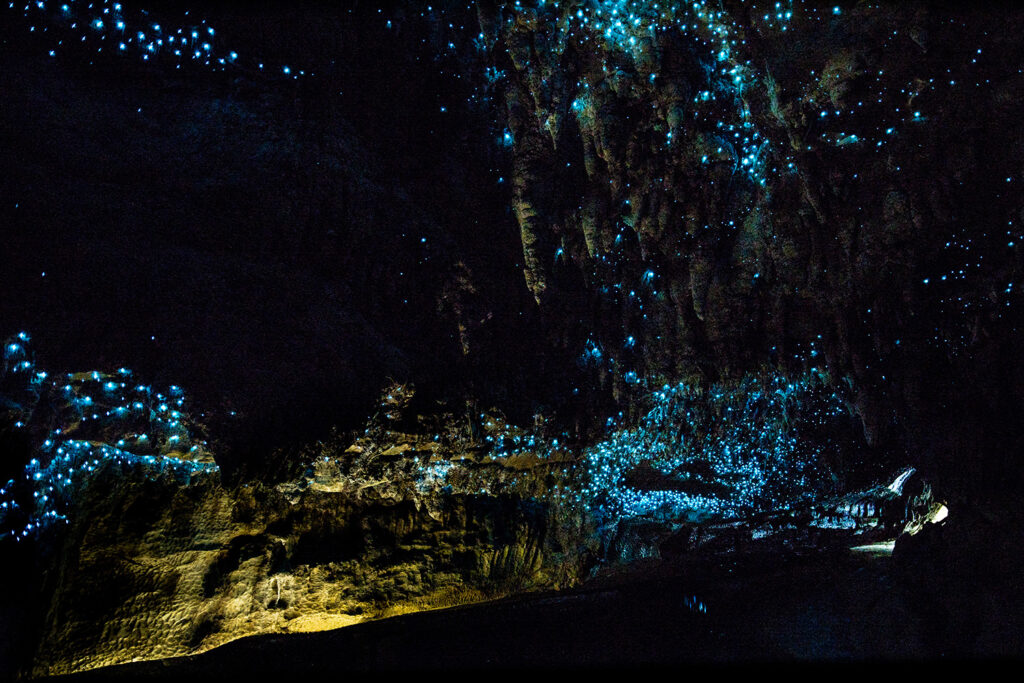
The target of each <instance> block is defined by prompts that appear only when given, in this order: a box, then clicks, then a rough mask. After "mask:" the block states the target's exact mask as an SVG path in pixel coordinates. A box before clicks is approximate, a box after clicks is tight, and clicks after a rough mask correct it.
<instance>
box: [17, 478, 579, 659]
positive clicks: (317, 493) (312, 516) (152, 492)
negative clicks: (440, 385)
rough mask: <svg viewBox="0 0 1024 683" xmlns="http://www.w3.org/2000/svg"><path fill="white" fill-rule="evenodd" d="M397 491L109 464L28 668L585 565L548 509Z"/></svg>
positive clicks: (439, 597) (141, 651)
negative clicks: (188, 477)
mask: <svg viewBox="0 0 1024 683" xmlns="http://www.w3.org/2000/svg"><path fill="white" fill-rule="evenodd" d="M527 469H528V468H527ZM408 494H409V492H408V491H405V492H403V491H401V490H399V489H398V488H396V486H395V485H394V484H393V483H391V482H367V481H352V480H348V481H345V482H344V483H340V482H339V481H338V479H333V480H330V479H328V478H326V477H324V476H319V477H316V478H314V479H313V480H312V481H310V482H308V488H306V490H305V491H303V492H301V493H295V492H294V491H291V492H288V493H282V492H281V491H280V490H275V489H273V488H270V487H266V486H262V485H259V484H254V485H247V486H243V487H241V488H233V489H230V488H225V487H224V486H223V485H222V484H221V482H220V481H219V477H218V476H216V475H206V476H204V477H202V478H201V479H199V480H196V481H194V482H193V483H192V484H190V485H188V486H184V487H183V486H181V485H180V484H179V483H178V482H176V481H173V480H168V479H159V478H158V479H156V480H152V479H147V478H145V477H144V476H132V475H131V474H130V473H122V472H117V471H114V468H113V467H110V468H108V469H107V470H105V471H102V472H100V473H99V474H98V475H97V476H96V477H95V478H94V479H92V480H91V481H90V483H89V485H88V486H87V487H85V488H84V490H83V492H82V495H81V496H80V497H79V500H78V509H77V510H75V513H77V514H76V516H75V517H74V520H75V521H74V522H73V523H72V524H70V526H69V527H68V529H67V530H66V534H65V535H64V541H63V543H64V545H63V550H62V552H61V554H60V555H59V558H58V561H57V564H56V565H55V567H54V568H53V570H52V574H51V576H50V577H49V580H50V582H51V588H52V590H53V593H52V603H51V607H50V609H49V612H48V615H47V620H46V621H47V623H46V628H45V636H44V638H43V641H42V644H41V646H40V649H39V652H38V656H37V660H36V664H35V667H34V671H35V673H37V674H47V673H48V674H53V673H63V672H69V671H76V670H81V669H89V668H94V667H97V666H102V665H108V664H113V663H120V662H126V661H132V660H134V659H140V658H141V659H150V658H154V657H167V656H173V655H181V654H188V653H194V652H201V651H204V650H207V649H209V648H211V647H215V646H217V645H220V644H222V643H225V642H227V641H229V640H233V639H236V638H239V637H242V636H246V635H252V634H257V633H292V632H301V631H314V630H323V629H325V628H334V627H339V626H346V625H350V624H353V623H358V622H360V621H363V620H366V619H374V618H379V617H381V616H387V615H392V614H400V613H402V612H403V611H418V610H422V609H430V608H434V607H444V606H451V605H457V604H462V603H464V602H476V601H479V600H481V599H484V598H486V597H496V596H500V595H503V594H506V593H508V592H515V591H524V590H527V591H528V590H538V589H550V588H559V587H564V586H567V585H572V584H574V583H576V582H577V581H578V580H579V579H580V577H581V575H582V573H583V571H584V569H585V567H584V566H583V565H582V563H581V558H583V557H585V550H586V548H585V546H586V543H587V542H588V541H587V536H586V533H585V529H583V528H582V527H578V528H569V527H566V526H564V525H566V524H567V523H568V522H571V520H569V519H567V518H566V517H565V516H564V515H558V514H556V513H555V511H554V510H552V509H550V508H549V506H548V505H545V504H543V503H539V502H536V501H531V500H527V499H524V498H522V497H519V496H516V495H514V494H511V493H510V494H506V495H471V494H466V493H445V492H443V491H425V492H422V493H419V494H417V495H408ZM577 522H578V523H581V520H577ZM559 525H561V526H559Z"/></svg>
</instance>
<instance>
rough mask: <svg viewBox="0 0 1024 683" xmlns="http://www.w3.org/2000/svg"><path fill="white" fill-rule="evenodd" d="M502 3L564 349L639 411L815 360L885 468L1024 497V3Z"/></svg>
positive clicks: (497, 52)
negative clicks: (1023, 408) (641, 398)
mask: <svg viewBox="0 0 1024 683" xmlns="http://www.w3.org/2000/svg"><path fill="white" fill-rule="evenodd" d="M784 4H785V3H784ZM482 5H486V6H483V7H481V8H480V11H479V18H480V23H481V26H482V28H483V32H484V33H483V35H486V36H488V38H489V40H491V41H492V42H491V43H490V45H491V52H490V54H489V56H490V58H491V59H492V61H493V64H494V68H496V69H499V70H500V71H501V72H502V74H503V80H502V81H501V83H502V92H503V95H504V98H503V104H504V106H505V109H506V121H507V126H508V136H509V138H510V140H511V144H512V148H513V166H512V168H513V171H512V173H513V176H514V177H513V179H512V182H513V187H514V195H513V206H514V208H515V214H516V218H517V220H518V223H519V226H520V230H521V235H522V245H523V255H524V276H525V280H526V282H527V285H528V286H529V288H530V290H531V291H532V292H533V294H534V296H535V298H536V300H537V302H538V303H539V305H540V308H541V310H542V311H545V312H546V313H547V318H546V320H547V321H548V323H549V325H550V339H551V342H552V343H553V344H559V343H561V344H565V345H566V346H568V347H572V348H575V349H577V350H578V352H579V353H581V354H583V356H584V357H585V360H588V361H590V363H591V365H592V366H596V369H595V370H594V371H595V372H596V374H597V375H598V376H600V377H602V378H603V380H604V384H606V385H610V387H611V391H612V392H613V393H614V394H615V396H616V398H617V399H618V400H619V403H620V404H621V403H626V404H628V403H629V402H630V398H629V397H630V396H633V395H635V394H631V393H630V390H629V389H630V384H631V383H636V382H637V381H638V379H637V378H640V379H642V378H652V380H653V381H654V383H655V385H657V382H658V381H659V380H661V379H666V380H669V381H671V380H674V379H676V378H680V377H684V378H693V379H695V380H697V381H705V382H706V381H709V380H715V379H718V378H721V377H733V376H737V375H739V374H742V373H746V372H752V371H753V372H758V371H761V369H762V368H765V367H770V368H773V370H772V371H773V372H779V371H781V372H783V373H785V372H787V371H792V369H793V368H798V367H802V366H806V365H808V364H810V365H820V366H822V367H826V368H828V369H829V371H830V372H832V373H834V375H835V376H836V377H845V378H848V380H849V381H850V384H851V387H852V392H853V395H852V396H851V404H852V406H853V407H854V409H855V410H856V411H857V413H858V415H859V416H860V419H861V421H862V423H863V427H864V433H865V438H866V439H867V441H868V443H869V444H872V445H877V446H878V449H877V451H878V453H877V454H878V457H880V458H885V457H896V458H897V459H898V458H901V457H907V454H908V452H909V457H910V458H911V459H913V460H914V461H915V462H916V463H917V464H919V465H921V466H922V467H924V468H925V469H926V470H927V471H928V472H929V474H931V475H933V476H935V477H938V478H940V479H941V480H943V483H944V484H948V485H949V486H950V488H951V492H950V493H951V495H954V496H968V497H972V498H977V497H979V496H982V497H983V496H986V495H989V494H988V493H985V492H986V491H989V492H991V491H992V490H994V489H998V488H1001V487H1002V486H1003V485H1006V483H1007V477H1011V478H1012V479H1013V481H1014V482H1015V483H1014V484H1012V485H1008V486H1007V488H1006V489H1005V490H1004V491H1003V494H1002V495H1005V494H1008V493H1010V492H1012V491H1014V490H1016V488H1015V487H1016V486H1017V484H1018V483H1019V481H1018V480H1019V475H1018V474H1017V473H1016V468H1015V467H1014V465H1013V459H1012V458H1004V457H1003V456H999V455H994V454H992V453H991V451H1003V452H1005V451H1014V450H1015V449H1017V448H1019V443H1020V436H1019V434H1017V430H1016V429H1015V428H1011V427H1009V425H1010V424H1012V423H1013V422H1014V421H1015V418H1014V417H1013V416H1014V415H1015V414H1016V413H1017V411H1018V410H1019V408H1020V399H1019V397H1020V395H1021V394H1020V389H1021V383H1020V380H1021V378H1020V376H1019V373H1018V372H1017V370H1016V368H1017V366H1018V364H1017V363H1016V362H1015V357H1016V354H1015V352H1014V351H1013V348H1014V347H1015V346H1016V344H1018V343H1019V342H1018V341H1017V339H1018V336H1017V335H1018V334H1019V322H1020V320H1019V316H1020V313H1019V302H1018V301H1017V296H1016V288H1015V277H1016V274H1017V271H1018V269H1019V266H1020V259H1021V256H1020V254H1021V252H1020V246H1019V245H1020V241H1019V240H1020V235H1019V234H1018V232H1019V224H1020V221H1021V218H1022V214H1021V211H1022V208H1024V207H1022V204H1021V199H1020V196H1021V195H1020V193H1019V191H1018V190H1017V189H1015V188H1016V185H1017V184H1019V182H1020V172H1021V168H1020V159H1021V158H1022V154H1021V153H1022V151H1024V150H1022V144H1024V127H1022V126H1021V122H1020V119H1019V117H1016V116H1015V115H1014V113H1013V110H1014V107H1015V103H1016V102H1017V101H1018V95H1019V94H1020V90H1021V85H1022V81H1021V75H1020V72H1019V70H1018V69H1017V66H1016V65H1017V64H1018V63H1019V61H1020V60H1019V51H1020V47H1019V44H1018V43H1017V41H1016V40H1015V38H1014V37H1013V36H1014V35H1015V31H1016V30H1017V27H1019V26H1020V25H1021V22H1022V17H1021V15H1020V13H1019V12H1017V11H1014V10H1013V9H1012V8H1007V7H1005V6H1001V7H993V8H990V9H981V8H970V9H968V8H966V7H962V8H949V7H939V6H934V5H931V4H928V3H900V4H898V5H892V4H880V5H874V4H870V3H857V4H856V5H842V6H836V7H834V8H832V7H829V8H825V7H814V6H808V5H803V4H794V5H792V6H790V5H788V4H787V6H786V7H783V8H781V9H779V7H775V8H771V7H770V5H771V4H770V3H766V4H764V6H763V7H762V6H760V5H758V4H750V3H722V4H721V5H720V6H719V5H717V4H713V3H693V4H692V6H691V5H689V4H688V5H685V6H673V7H671V8H669V7H659V6H658V5H652V4H648V3H639V4H637V3H631V4H630V3H614V2H613V3H586V2H583V3H562V4H561V5H560V6H555V5H553V4H552V3H547V4H540V5H536V6H534V5H530V6H529V7H526V6H519V5H518V4H517V5H516V6H510V4H507V3H501V4H493V3H492V4H487V3H482ZM588 354H589V357H588ZM893 453H895V456H893ZM1011 495H1012V494H1011Z"/></svg>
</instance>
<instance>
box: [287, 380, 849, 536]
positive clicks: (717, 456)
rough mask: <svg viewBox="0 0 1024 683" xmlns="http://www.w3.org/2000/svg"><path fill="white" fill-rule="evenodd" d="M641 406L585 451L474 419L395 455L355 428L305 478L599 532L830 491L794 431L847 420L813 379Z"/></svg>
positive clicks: (728, 387) (817, 457) (770, 507)
mask: <svg viewBox="0 0 1024 683" xmlns="http://www.w3.org/2000/svg"><path fill="white" fill-rule="evenodd" d="M646 401H647V406H648V411H647V413H646V414H645V415H644V416H643V417H642V418H641V419H640V420H639V421H637V423H636V424H635V425H630V424H627V422H628V421H627V420H625V419H624V418H623V416H622V414H621V413H620V414H619V415H618V416H617V417H612V418H609V419H608V421H607V431H606V435H605V437H604V438H603V439H602V440H600V441H599V442H598V443H596V444H593V445H590V446H585V447H580V446H578V445H575V444H572V443H571V442H570V441H569V439H568V437H567V436H566V435H564V434H563V435H562V436H560V437H551V436H546V435H542V434H540V433H539V430H538V429H536V428H534V429H524V428H521V427H517V426H514V425H511V424H509V423H508V422H507V421H506V420H505V419H504V418H502V417H501V416H499V415H496V414H487V413H482V414H480V415H479V416H478V417H479V420H480V423H481V437H480V438H479V441H474V439H473V438H469V437H463V438H458V439H456V441H458V443H451V442H450V440H447V441H448V443H447V444H446V449H435V448H432V444H429V443H419V444H416V445H414V444H412V443H410V444H409V445H408V446H407V447H404V448H395V444H396V441H398V440H401V439H403V438H408V436H407V435H406V436H403V435H401V434H398V433H395V432H388V431H380V432H377V433H376V434H373V435H371V432H372V430H367V433H366V434H364V436H363V438H361V439H360V440H358V441H357V443H356V446H357V448H355V449H350V450H349V451H348V452H347V453H348V454H349V455H346V454H339V453H338V452H337V450H340V449H339V448H338V446H337V445H335V446H333V447H330V448H328V449H326V452H330V451H332V450H333V452H331V454H330V455H317V457H315V459H314V460H313V461H312V462H311V463H310V464H309V466H308V469H307V473H306V477H307V478H308V479H309V480H310V481H314V480H319V481H320V482H321V483H324V482H331V483H338V482H348V483H349V484H350V487H351V488H352V489H353V490H355V489H358V488H361V487H363V486H365V485H366V483H367V482H378V483H387V485H388V486H395V485H399V486H400V485H401V482H406V483H407V484H408V485H409V486H410V488H412V487H414V488H415V489H416V490H417V491H418V492H420V493H427V492H431V491H432V492H437V491H448V492H453V491H454V492H457V493H465V494H476V495H502V494H512V495H517V496H519V497H522V498H533V499H538V500H547V501H550V502H557V503H558V504H559V505H560V506H562V507H568V508H572V509H575V510H577V511H579V512H582V513H584V514H586V515H588V516H590V518H592V519H596V520H599V521H600V522H601V523H602V524H609V523H614V522H616V521H618V520H622V519H628V518H637V517H647V518H651V517H655V518H671V519H690V520H692V521H701V520H708V519H729V518H736V517H740V516H744V515H747V514H751V513H758V512H767V511H774V512H778V511H783V510H788V509H792V508H794V507H798V506H802V505H806V504H809V503H812V502H814V501H815V500H816V499H818V498H819V497H820V496H822V495H825V494H830V493H833V491H831V485H832V479H831V476H830V473H829V471H828V469H827V467H826V466H825V465H824V463H823V454H824V451H825V449H826V448H828V447H829V444H827V443H825V442H824V441H822V440H818V439H816V438H813V437H812V436H811V435H810V434H808V433H805V431H804V430H807V431H813V432H815V433H817V434H821V433H835V427H836V426H837V425H839V424H841V423H842V421H843V420H845V419H846V418H848V412H847V408H846V403H845V402H844V401H843V399H842V398H841V397H840V396H839V394H838V393H837V391H836V389H835V387H833V386H832V385H831V384H830V383H829V382H828V380H827V377H826V376H825V375H824V373H822V372H821V371H819V370H809V371H807V372H806V373H804V374H803V375H802V376H800V377H797V378H792V379H787V378H784V377H782V376H778V375H776V376H772V377H768V378H764V377H753V376H748V377H746V378H744V379H742V380H739V381H736V382H729V383H722V384H718V385H713V386H711V387H709V388H706V389H702V388H698V387H695V386H692V385H689V384H684V383H679V384H676V385H672V386H670V385H664V386H662V387H661V388H660V389H657V390H655V391H653V392H650V393H649V394H648V395H647V397H646ZM389 403H390V405H389ZM381 407H382V409H384V410H393V409H394V401H390V402H389V401H388V399H387V398H385V399H384V400H383V401H382V404H381ZM396 437H397V439H396ZM440 441H446V439H445V438H443V437H442V435H441V434H436V435H434V437H433V442H434V444H437V443H438V442H440ZM481 442H482V443H481ZM480 446H482V447H483V448H484V450H483V451H480V450H479V447H480ZM341 448H344V446H341ZM445 450H447V452H445ZM389 451H390V453H391V456H390V457H389V456H388V453H389ZM473 451H476V452H477V455H473V456H471V457H467V453H470V452H473ZM353 453H357V455H352V454H353ZM552 477H553V478H554V479H553V480H554V482H555V483H554V484H553V485H552V484H551V483H550V482H551V478H552Z"/></svg>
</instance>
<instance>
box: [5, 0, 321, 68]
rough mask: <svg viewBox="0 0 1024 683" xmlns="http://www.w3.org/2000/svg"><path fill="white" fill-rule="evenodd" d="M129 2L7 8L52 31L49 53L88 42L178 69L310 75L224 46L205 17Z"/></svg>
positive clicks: (75, 0) (88, 0)
mask: <svg viewBox="0 0 1024 683" xmlns="http://www.w3.org/2000/svg"><path fill="white" fill-rule="evenodd" d="M125 4H126V3H123V2H118V1H116V0H29V1H26V0H21V1H20V2H10V1H9V2H8V3H7V5H8V7H7V8H8V10H20V11H21V12H22V13H23V15H24V17H25V19H26V20H27V21H28V28H29V31H30V32H32V33H38V34H42V35H47V36H51V47H50V49H49V55H50V57H58V56H60V55H62V54H63V53H65V52H71V51H77V50H81V49H82V48H83V47H84V48H86V49H91V50H94V51H95V52H96V53H97V54H98V55H102V54H116V55H124V56H131V57H135V58H137V59H140V60H142V61H144V62H154V63H160V64H173V65H174V68H175V69H181V68H182V67H189V66H198V67H203V68H207V69H212V70H216V71H226V70H228V69H240V70H244V71H252V72H258V73H271V72H273V73H277V74H279V75H281V76H283V77H288V78H292V79H298V78H300V77H302V76H306V75H307V73H306V71H305V70H304V69H297V68H293V67H291V66H289V65H287V64H280V65H273V66H272V65H270V64H265V63H263V62H262V61H259V60H258V59H254V58H250V57H246V56H242V55H239V54H238V53H237V52H235V51H233V50H228V49H226V48H225V47H224V46H223V45H221V41H220V39H219V37H218V35H217V31H216V29H214V27H212V26H209V25H208V24H207V21H206V19H196V20H195V21H189V22H188V23H183V24H180V25H179V24H168V23H166V22H163V21H162V20H160V19H156V18H154V16H152V15H151V13H150V12H149V11H147V10H145V9H134V4H133V3H131V2H130V1H129V2H128V3H127V7H126V6H125ZM190 17H191V12H190V11H185V14H184V19H186V20H188V19H189V18H190ZM308 75H313V74H308Z"/></svg>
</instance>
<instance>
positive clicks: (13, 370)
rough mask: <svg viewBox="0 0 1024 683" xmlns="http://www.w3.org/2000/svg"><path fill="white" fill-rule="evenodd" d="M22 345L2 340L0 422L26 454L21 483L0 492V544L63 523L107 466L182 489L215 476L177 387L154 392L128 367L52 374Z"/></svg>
mask: <svg viewBox="0 0 1024 683" xmlns="http://www.w3.org/2000/svg"><path fill="white" fill-rule="evenodd" d="M30 341H31V339H30V337H29V335H28V334H27V333H25V332H21V333H19V334H18V335H16V336H14V337H11V338H9V339H8V340H6V341H5V342H4V348H3V355H2V357H3V365H2V367H0V370H2V372H0V380H2V382H3V394H2V396H0V398H3V399H4V401H3V404H2V405H3V407H4V409H5V411H4V412H5V413H6V414H5V415H4V414H0V417H3V418H4V422H5V423H7V424H10V425H11V426H12V427H13V429H14V430H20V431H23V432H24V433H25V434H26V435H27V438H28V440H29V442H30V443H31V447H32V453H31V455H32V458H31V459H30V461H29V462H28V464H27V465H26V466H25V469H24V473H23V475H22V478H21V480H10V481H8V482H7V483H6V484H5V485H4V486H3V487H2V488H0V538H7V537H13V538H14V539H15V540H17V541H20V540H22V539H24V538H29V537H34V536H37V535H38V534H39V533H41V532H43V531H45V530H46V529H47V528H48V527H50V526H52V525H53V524H54V523H56V522H64V523H67V522H68V517H67V513H68V511H69V510H70V509H71V508H72V507H73V506H72V501H73V499H74V497H75V496H76V495H77V494H78V492H79V491H80V490H81V488H82V486H83V485H85V484H86V483H87V482H88V481H89V480H90V479H91V478H92V477H93V476H94V475H95V474H96V473H97V472H99V471H100V470H102V469H105V468H110V467H115V468H118V470H119V471H127V470H140V471H142V472H145V473H146V474H147V475H148V476H153V477H157V476H169V477H173V478H175V479H176V480H178V481H181V482H188V481H190V480H191V478H192V477H194V476H202V475H206V474H211V473H215V472H218V471H219V470H218V467H217V465H216V464H214V463H213V461H212V458H211V457H210V456H209V454H208V453H207V452H206V450H205V448H204V447H205V444H206V442H205V441H203V440H202V439H201V438H199V437H198V436H197V433H198V432H199V431H201V428H200V427H199V425H197V424H196V423H195V421H194V420H193V419H192V417H191V416H190V415H189V414H188V413H187V399H186V396H185V394H184V392H183V391H182V390H181V388H180V387H177V386H171V387H169V388H168V389H167V390H166V391H156V390H155V389H153V388H152V387H150V386H148V385H144V384H139V383H137V382H135V381H132V372H131V371H130V370H128V369H127V368H120V369H118V370H117V371H115V372H112V373H103V372H98V371H93V372H82V373H72V374H66V375H56V376H51V375H49V374H48V373H46V372H45V371H42V370H39V369H38V368H37V366H36V364H35V362H34V360H33V357H32V351H31V347H30ZM29 496H30V498H29ZM19 501H20V502H19ZM15 524H17V525H18V526H17V527H15Z"/></svg>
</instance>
